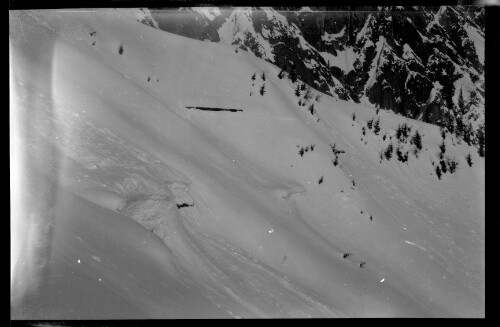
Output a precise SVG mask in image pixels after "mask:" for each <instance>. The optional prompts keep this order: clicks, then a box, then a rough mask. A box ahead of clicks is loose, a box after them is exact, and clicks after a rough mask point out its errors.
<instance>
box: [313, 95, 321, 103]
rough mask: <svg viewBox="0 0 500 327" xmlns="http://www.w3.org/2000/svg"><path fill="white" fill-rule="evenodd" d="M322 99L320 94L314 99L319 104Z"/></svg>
mask: <svg viewBox="0 0 500 327" xmlns="http://www.w3.org/2000/svg"><path fill="white" fill-rule="evenodd" d="M320 98H321V95H320V94H318V95H317V96H316V98H315V99H314V101H316V102H319V99H320Z"/></svg>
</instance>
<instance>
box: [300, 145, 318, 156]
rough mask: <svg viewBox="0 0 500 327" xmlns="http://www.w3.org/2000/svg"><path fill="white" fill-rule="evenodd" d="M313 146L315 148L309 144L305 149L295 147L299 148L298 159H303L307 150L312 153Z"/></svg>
mask: <svg viewBox="0 0 500 327" xmlns="http://www.w3.org/2000/svg"><path fill="white" fill-rule="evenodd" d="M315 146H316V145H315V144H311V145H308V146H306V147H303V146H300V145H297V147H300V149H299V155H300V157H303V156H304V154H305V153H306V152H309V150H311V152H312V151H314V147H315Z"/></svg>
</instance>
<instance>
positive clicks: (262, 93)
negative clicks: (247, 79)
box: [250, 72, 266, 96]
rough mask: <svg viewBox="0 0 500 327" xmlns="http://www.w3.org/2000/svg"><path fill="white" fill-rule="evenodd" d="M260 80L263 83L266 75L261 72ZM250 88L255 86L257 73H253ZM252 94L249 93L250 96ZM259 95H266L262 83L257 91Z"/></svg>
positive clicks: (264, 86) (264, 84) (264, 85)
mask: <svg viewBox="0 0 500 327" xmlns="http://www.w3.org/2000/svg"><path fill="white" fill-rule="evenodd" d="M260 78H261V79H262V81H265V80H266V73H264V72H262V74H261V75H260ZM251 79H252V86H254V85H255V83H254V82H255V80H256V79H257V73H253V75H252V77H251ZM252 93H253V92H250V96H251V95H252ZM259 93H260V95H262V96H263V95H264V94H266V83H263V84H262V86H261V87H260V89H259Z"/></svg>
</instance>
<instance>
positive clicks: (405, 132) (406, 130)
mask: <svg viewBox="0 0 500 327" xmlns="http://www.w3.org/2000/svg"><path fill="white" fill-rule="evenodd" d="M410 132H411V127H410V126H408V124H406V123H402V124H399V125H398V129H397V130H396V138H397V139H398V141H399V142H406V140H407V139H408V136H409V135H410Z"/></svg>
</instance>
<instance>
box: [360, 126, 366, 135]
mask: <svg viewBox="0 0 500 327" xmlns="http://www.w3.org/2000/svg"><path fill="white" fill-rule="evenodd" d="M361 133H363V135H366V129H365V127H364V126H363V128H361Z"/></svg>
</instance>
